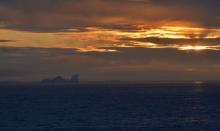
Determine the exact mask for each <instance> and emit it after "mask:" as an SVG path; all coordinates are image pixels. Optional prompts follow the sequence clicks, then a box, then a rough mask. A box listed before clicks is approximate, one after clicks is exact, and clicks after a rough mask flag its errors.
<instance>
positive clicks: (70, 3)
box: [0, 0, 220, 32]
mask: <svg viewBox="0 0 220 131" xmlns="http://www.w3.org/2000/svg"><path fill="white" fill-rule="evenodd" d="M219 6H220V1H219V0H212V1H210V0H178V1H176V0H7V1H6V0H1V1H0V16H1V17H0V21H1V24H2V26H3V27H4V28H11V29H19V30H30V31H42V32H45V31H64V30H65V29H68V28H77V27H86V26H103V27H108V26H109V25H111V26H112V25H117V24H118V23H125V24H126V23H127V24H128V23H130V24H131V25H132V24H133V23H135V22H139V21H142V22H145V24H149V25H152V24H154V23H157V22H161V21H167V20H168V21H189V22H194V23H198V24H200V25H202V26H207V27H219V26H220V25H219V20H220V18H219V15H218V12H220V8H219ZM116 28H117V27H116ZM120 28H122V29H123V24H122V25H121V27H119V29H120Z"/></svg>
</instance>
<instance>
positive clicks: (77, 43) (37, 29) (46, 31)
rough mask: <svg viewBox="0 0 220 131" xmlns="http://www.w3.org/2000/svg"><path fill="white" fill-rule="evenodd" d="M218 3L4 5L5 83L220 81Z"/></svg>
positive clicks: (0, 31)
mask: <svg viewBox="0 0 220 131" xmlns="http://www.w3.org/2000/svg"><path fill="white" fill-rule="evenodd" d="M219 7H220V1H219V0H211V1H210V0H178V1H177V0H0V81H11V80H13V81H14V80H15V81H35V80H41V79H44V78H48V77H55V76H58V75H60V76H63V77H70V76H71V75H72V74H76V73H77V74H79V75H80V78H81V80H83V81H104V80H107V81H111V80H121V81H191V80H193V81H202V80H204V81H208V80H220V70H219V69H220V61H219V60H220V15H219V12H220V8H219Z"/></svg>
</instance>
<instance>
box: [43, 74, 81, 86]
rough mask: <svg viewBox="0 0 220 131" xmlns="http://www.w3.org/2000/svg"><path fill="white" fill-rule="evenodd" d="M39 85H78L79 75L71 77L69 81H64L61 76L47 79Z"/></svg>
mask: <svg viewBox="0 0 220 131" xmlns="http://www.w3.org/2000/svg"><path fill="white" fill-rule="evenodd" d="M41 83H46V84H60V83H61V84H65V83H68V84H78V83H79V75H77V74H76V75H73V76H72V77H71V78H70V79H65V78H63V77H62V76H56V77H55V78H48V79H44V80H42V81H41Z"/></svg>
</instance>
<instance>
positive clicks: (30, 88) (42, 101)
mask: <svg viewBox="0 0 220 131" xmlns="http://www.w3.org/2000/svg"><path fill="white" fill-rule="evenodd" d="M157 130H158V131H160V130H161V131H172V130H174V131H175V130H176V131H218V130H220V84H217V83H216V84H205V83H204V84H193V83H192V84H190V83H188V84H183V83H177V84H168V83H166V84H130V85H126V84H118V85H117V84H115V85H111V84H100V85H98V84H97V85H96V84H90V85H89V84H87V85H86V84H84V85H31V84H30V85H11V86H9V85H8V86H7V85H1V86H0V131H157Z"/></svg>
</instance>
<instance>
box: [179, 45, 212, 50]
mask: <svg viewBox="0 0 220 131" xmlns="http://www.w3.org/2000/svg"><path fill="white" fill-rule="evenodd" d="M206 49H209V48H208V46H198V45H196V46H192V45H189V46H181V47H179V50H195V51H200V50H206Z"/></svg>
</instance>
